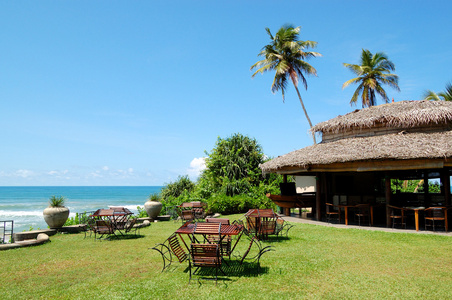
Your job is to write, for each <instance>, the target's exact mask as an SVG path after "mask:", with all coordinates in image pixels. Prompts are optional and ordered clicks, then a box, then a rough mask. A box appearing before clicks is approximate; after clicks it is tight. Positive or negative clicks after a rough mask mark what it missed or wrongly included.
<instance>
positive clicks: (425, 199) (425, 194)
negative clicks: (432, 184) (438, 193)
mask: <svg viewBox="0 0 452 300" xmlns="http://www.w3.org/2000/svg"><path fill="white" fill-rule="evenodd" d="M427 203H429V205H427ZM424 206H425V207H428V206H430V196H429V194H428V170H425V172H424Z"/></svg>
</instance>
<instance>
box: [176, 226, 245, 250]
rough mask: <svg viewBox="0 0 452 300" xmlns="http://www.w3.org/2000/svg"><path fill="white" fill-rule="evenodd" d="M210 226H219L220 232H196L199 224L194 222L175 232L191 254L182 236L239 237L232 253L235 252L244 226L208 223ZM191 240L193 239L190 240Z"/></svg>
mask: <svg viewBox="0 0 452 300" xmlns="http://www.w3.org/2000/svg"><path fill="white" fill-rule="evenodd" d="M200 224H207V223H200ZM208 224H217V225H219V230H218V229H217V230H216V231H215V230H212V231H207V230H203V231H199V230H198V231H196V227H197V226H196V225H197V223H192V222H186V223H185V224H184V225H182V226H181V227H180V228H179V229H177V230H176V231H175V233H177V234H178V235H179V236H180V238H181V240H182V242H183V243H184V245H185V247H186V248H187V250H188V251H189V252H190V248H189V247H188V245H187V243H186V242H185V240H184V238H183V237H182V235H193V234H201V235H218V234H219V235H220V236H223V237H225V236H233V235H238V236H239V237H238V238H237V241H236V242H235V243H234V246H233V247H232V250H231V252H232V251H234V249H235V246H236V245H237V243H238V242H239V240H240V238H241V237H242V234H243V226H242V225H238V224H231V225H226V224H221V223H208ZM190 240H191V238H190Z"/></svg>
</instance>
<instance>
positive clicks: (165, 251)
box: [150, 233, 188, 272]
mask: <svg viewBox="0 0 452 300" xmlns="http://www.w3.org/2000/svg"><path fill="white" fill-rule="evenodd" d="M150 249H152V250H155V251H157V252H159V253H160V255H161V256H162V259H163V268H162V272H163V271H164V270H165V269H166V268H168V267H169V266H171V263H172V262H173V256H175V257H176V258H177V260H178V261H179V263H183V262H184V261H186V260H187V259H188V254H187V253H186V252H185V250H184V248H182V246H181V244H180V243H179V238H178V235H177V234H175V233H173V234H172V235H170V237H169V238H167V239H166V240H165V242H163V243H161V244H157V245H155V246H154V247H152V248H150Z"/></svg>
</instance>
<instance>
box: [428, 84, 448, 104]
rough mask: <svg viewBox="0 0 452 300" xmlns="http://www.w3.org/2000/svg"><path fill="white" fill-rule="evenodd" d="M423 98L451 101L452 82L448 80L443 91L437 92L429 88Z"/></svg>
mask: <svg viewBox="0 0 452 300" xmlns="http://www.w3.org/2000/svg"><path fill="white" fill-rule="evenodd" d="M424 100H444V101H452V84H451V83H450V82H449V83H448V84H446V90H445V91H444V92H439V93H438V94H437V93H435V92H433V91H430V90H428V91H426V92H425V94H424Z"/></svg>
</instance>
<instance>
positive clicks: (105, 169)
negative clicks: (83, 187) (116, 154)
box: [102, 166, 110, 171]
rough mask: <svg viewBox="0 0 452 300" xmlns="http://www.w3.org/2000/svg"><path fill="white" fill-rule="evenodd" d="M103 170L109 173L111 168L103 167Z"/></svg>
mask: <svg viewBox="0 0 452 300" xmlns="http://www.w3.org/2000/svg"><path fill="white" fill-rule="evenodd" d="M102 170H104V171H108V170H110V168H109V167H108V166H103V167H102Z"/></svg>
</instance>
